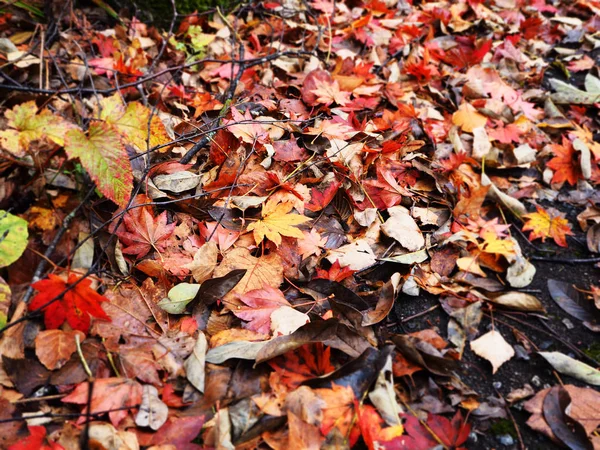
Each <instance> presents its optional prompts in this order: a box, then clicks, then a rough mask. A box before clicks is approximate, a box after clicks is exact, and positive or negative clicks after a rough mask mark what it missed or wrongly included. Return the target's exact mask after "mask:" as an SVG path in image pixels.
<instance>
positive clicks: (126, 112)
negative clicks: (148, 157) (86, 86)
mask: <svg viewBox="0 0 600 450" xmlns="http://www.w3.org/2000/svg"><path fill="white" fill-rule="evenodd" d="M97 113H98V114H99V117H100V119H101V120H104V121H105V122H107V123H109V124H110V125H112V126H113V127H115V129H116V130H117V131H118V132H119V134H120V135H121V136H122V137H123V138H124V139H125V141H126V142H127V143H128V144H130V145H132V146H134V147H135V148H136V149H137V150H138V151H140V152H145V151H146V150H149V149H151V148H154V147H157V146H159V145H164V144H167V143H169V142H170V141H171V139H170V138H169V135H168V134H167V130H166V129H165V126H164V125H163V123H162V121H161V120H160V118H159V117H158V115H157V114H154V115H152V112H151V111H150V109H148V108H146V107H145V106H144V105H142V104H141V103H139V102H130V103H128V104H127V106H125V105H124V104H123V102H122V101H121V98H120V97H119V96H118V95H117V94H115V95H113V96H112V97H108V98H104V99H102V100H101V101H100V105H99V108H98V111H97ZM148 123H150V127H148ZM148 136H149V138H148ZM167 149H168V148H167V147H163V148H161V149H160V150H159V151H161V152H165V151H167Z"/></svg>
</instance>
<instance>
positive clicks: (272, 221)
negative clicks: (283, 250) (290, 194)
mask: <svg viewBox="0 0 600 450" xmlns="http://www.w3.org/2000/svg"><path fill="white" fill-rule="evenodd" d="M292 207H293V205H292V204H291V203H280V204H278V205H277V206H275V207H274V208H270V207H269V205H268V204H267V205H265V207H264V208H263V212H264V217H263V218H262V219H261V220H259V221H257V222H254V223H252V224H250V226H248V231H254V240H255V241H256V243H257V244H260V243H261V242H262V240H263V239H264V238H265V237H266V238H267V239H269V240H270V241H272V242H274V243H275V245H277V246H278V247H279V245H280V244H281V236H288V237H295V238H298V239H302V238H303V237H304V235H303V234H302V231H300V230H299V229H298V228H296V227H295V226H296V225H300V224H303V223H306V222H308V221H310V219H309V218H308V217H305V216H301V215H299V214H290V211H291V210H292ZM265 211H266V212H265Z"/></svg>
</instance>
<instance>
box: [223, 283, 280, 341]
mask: <svg viewBox="0 0 600 450" xmlns="http://www.w3.org/2000/svg"><path fill="white" fill-rule="evenodd" d="M239 299H240V300H241V301H242V302H243V303H244V304H245V305H246V306H240V307H238V308H237V309H234V310H233V311H232V312H233V314H235V315H236V316H237V317H239V318H240V319H242V320H246V321H248V324H247V325H246V327H247V328H248V329H250V330H252V331H256V332H258V333H262V334H270V332H271V314H273V312H274V311H275V310H277V309H279V308H281V307H282V306H287V307H291V305H290V303H289V302H288V301H287V300H286V299H285V297H284V296H283V293H282V292H281V291H280V290H279V289H274V288H272V287H271V286H268V285H265V286H264V287H263V288H262V289H255V290H253V291H250V292H246V293H245V294H243V295H240V296H239Z"/></svg>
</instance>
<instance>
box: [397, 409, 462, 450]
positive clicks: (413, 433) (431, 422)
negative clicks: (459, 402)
mask: <svg viewBox="0 0 600 450" xmlns="http://www.w3.org/2000/svg"><path fill="white" fill-rule="evenodd" d="M404 418H405V420H406V421H405V422H404V429H405V430H406V433H407V434H404V435H402V436H398V437H396V438H395V439H393V440H391V441H389V442H386V445H387V446H386V448H395V449H404V450H413V449H417V448H433V447H436V446H438V445H439V444H440V443H441V444H442V445H443V446H444V447H445V448H453V449H456V450H465V447H461V445H462V444H464V443H465V441H466V440H467V438H468V437H469V433H470V431H471V425H470V424H468V423H466V422H464V421H463V418H462V415H461V413H460V411H457V412H456V414H455V415H454V417H453V418H452V420H448V419H446V418H445V417H443V416H438V415H435V414H429V416H428V418H427V422H426V423H427V428H426V427H425V426H423V424H421V423H420V422H419V419H417V418H416V417H414V416H411V415H409V414H407V415H405V417H404ZM434 435H435V437H434ZM436 438H437V439H436Z"/></svg>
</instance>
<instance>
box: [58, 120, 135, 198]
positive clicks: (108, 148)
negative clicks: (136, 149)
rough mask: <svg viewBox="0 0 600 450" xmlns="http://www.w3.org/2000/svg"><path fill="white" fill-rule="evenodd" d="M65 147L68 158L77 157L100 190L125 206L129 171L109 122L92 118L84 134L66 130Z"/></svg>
mask: <svg viewBox="0 0 600 450" xmlns="http://www.w3.org/2000/svg"><path fill="white" fill-rule="evenodd" d="M65 151H66V152H67V155H69V157H70V158H79V161H81V165H82V166H83V167H84V168H85V170H87V172H88V173H89V174H90V177H91V178H92V180H94V182H95V183H96V187H97V188H98V190H99V191H100V192H102V194H104V195H105V196H106V197H108V198H109V199H111V200H112V201H113V202H115V203H116V204H117V205H119V206H121V207H125V206H127V202H128V201H129V197H130V196H131V190H132V189H133V173H132V172H131V164H130V163H129V157H128V156H127V152H126V151H125V147H124V145H123V144H122V142H121V138H120V136H119V134H118V133H117V132H116V131H115V130H114V129H113V128H111V127H110V125H108V124H106V123H102V122H92V123H91V124H90V128H89V129H88V134H87V136H86V134H85V133H84V132H83V131H81V130H80V129H74V130H71V131H69V132H68V133H67V134H66V136H65Z"/></svg>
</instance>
